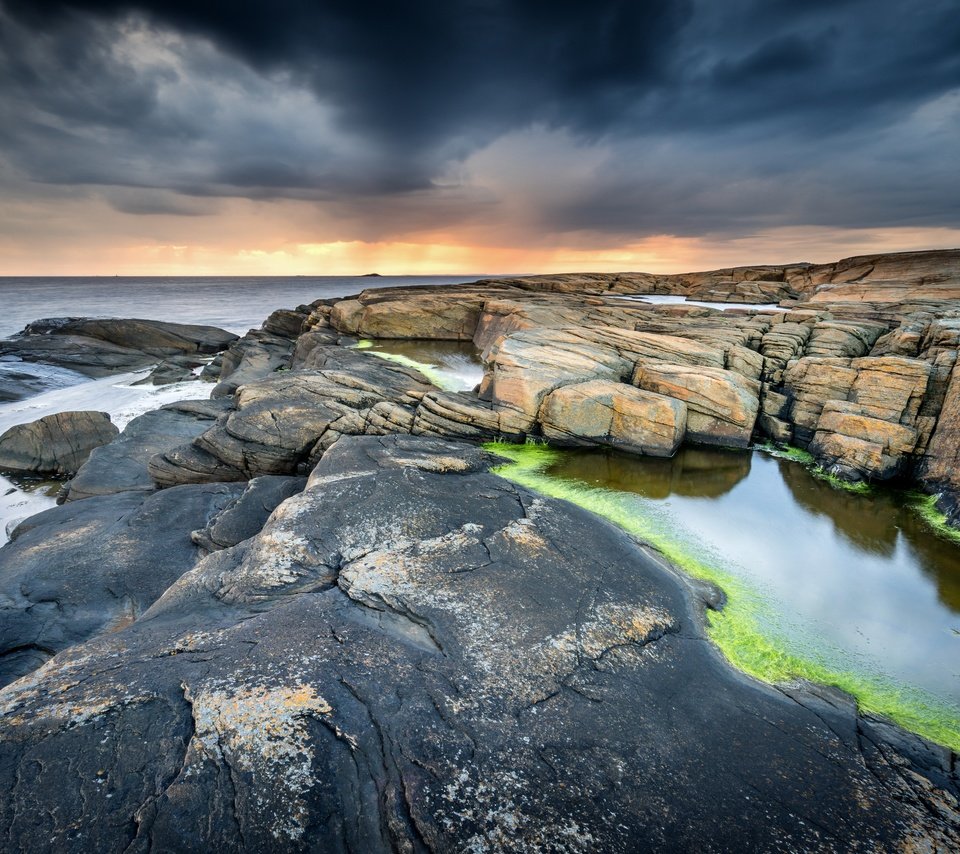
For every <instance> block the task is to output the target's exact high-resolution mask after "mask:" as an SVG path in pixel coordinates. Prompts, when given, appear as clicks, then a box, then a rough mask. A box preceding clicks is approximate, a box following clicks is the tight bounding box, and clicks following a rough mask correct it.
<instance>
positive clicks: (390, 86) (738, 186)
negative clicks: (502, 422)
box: [0, 0, 960, 275]
mask: <svg viewBox="0 0 960 854" xmlns="http://www.w3.org/2000/svg"><path fill="white" fill-rule="evenodd" d="M958 246H960V0H803V1H802V2H789V1H788V0H723V2H718V0H590V2H583V0H581V2H573V1H572V0H527V2H506V0H403V2H397V0H393V1H392V2H378V0H366V2H358V0H346V1H345V0H330V2H310V0H245V2H240V0H229V2H228V0H206V2H200V0H141V2H114V0H54V2H46V0H0V275H71V274H75V275H99V274H103V275H113V274H121V275H178V274H184V275H188V274H205V275H213V274H224V275H231V274H237V275H239V274H242V275H258V274H264V275H268V274H274V275H284V274H314V275H325V274H329V275H344V274H361V273H368V272H379V273H383V274H401V273H412V274H425V273H437V274H444V273H449V274H454V273H468V274H469V273H478V274H480V273H484V274H493V273H523V272H528V273H535V272H559V271H583V270H596V271H615V270H647V271H651V272H680V271H685V270H694V269H709V268H717V267H724V266H729V265H734V264H750V263H786V262H793V261H814V262H817V261H830V260H835V259H837V258H840V257H844V256H849V255H854V254H862V253H868V252H883V251H899V250H909V249H926V248H952V247H958Z"/></svg>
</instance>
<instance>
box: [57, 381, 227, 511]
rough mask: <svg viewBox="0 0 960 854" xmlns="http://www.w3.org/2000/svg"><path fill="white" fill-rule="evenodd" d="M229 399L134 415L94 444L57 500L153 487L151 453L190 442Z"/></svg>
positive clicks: (184, 402) (174, 405)
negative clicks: (116, 432)
mask: <svg viewBox="0 0 960 854" xmlns="http://www.w3.org/2000/svg"><path fill="white" fill-rule="evenodd" d="M230 405H231V404H230V403H229V402H228V401H211V400H181V401H178V402H176V403H172V404H168V405H167V406H164V407H161V408H160V409H155V410H153V411H151V412H147V413H145V414H143V415H141V416H139V417H137V418H134V419H133V420H132V421H131V422H130V423H129V424H128V425H127V426H126V427H125V428H124V429H123V432H122V433H121V434H120V435H119V436H118V437H117V438H116V439H114V440H113V441H112V442H110V443H109V444H107V445H103V446H102V447H99V448H96V449H95V450H94V451H93V452H92V453H91V454H90V456H89V458H88V459H87V461H86V462H85V463H84V464H83V465H82V466H81V467H80V469H79V470H78V471H77V473H76V475H74V477H73V479H72V480H70V481H69V482H68V483H67V484H66V485H65V486H64V489H63V492H62V493H61V499H60V500H61V501H76V500H78V499H81V498H89V497H90V496H92V495H110V494H112V493H115V492H124V491H126V490H137V491H140V492H151V491H153V490H154V489H155V488H156V487H155V485H154V483H153V481H152V480H151V479H150V475H149V473H148V471H147V463H148V462H149V461H150V459H151V458H152V457H153V456H155V455H157V454H161V453H163V452H165V451H170V450H172V449H173V448H176V447H177V446H179V445H182V444H183V443H184V442H189V441H191V440H192V439H195V438H196V437H197V436H199V435H200V434H201V433H202V432H203V431H204V430H206V429H208V428H209V427H210V426H212V423H213V421H214V420H215V419H216V418H218V417H219V416H220V415H222V414H224V413H225V412H227V411H228V410H229V408H230Z"/></svg>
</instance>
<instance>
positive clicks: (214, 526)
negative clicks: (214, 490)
mask: <svg viewBox="0 0 960 854" xmlns="http://www.w3.org/2000/svg"><path fill="white" fill-rule="evenodd" d="M306 485H307V479H306V478H305V477H283V476H280V475H264V476H263V477H255V478H254V479H253V480H251V481H249V483H248V484H247V488H246V489H245V490H244V491H243V494H242V495H241V496H240V497H239V498H237V499H236V501H234V502H233V503H231V504H230V505H229V506H227V507H225V508H224V509H223V510H222V511H221V512H220V513H219V514H218V515H217V516H216V517H214V518H213V519H211V520H210V522H209V523H208V524H207V526H206V528H204V529H202V530H199V531H194V532H193V534H192V535H191V536H192V538H193V541H194V542H195V543H196V544H197V545H198V546H200V547H201V548H203V549H206V551H208V552H213V551H217V550H218V549H226V548H229V547H230V546H235V545H236V544H237V543H239V542H242V541H243V540H246V539H249V538H250V537H252V536H254V535H256V534H259V533H260V530H261V529H262V528H263V525H264V523H265V522H266V521H267V518H268V517H269V516H270V514H271V513H272V512H273V511H274V510H275V509H276V508H277V506H278V505H279V504H281V503H283V502H284V501H286V500H287V499H288V498H290V497H291V496H294V495H296V494H297V493H299V492H302V491H303V488H304V487H305V486H306Z"/></svg>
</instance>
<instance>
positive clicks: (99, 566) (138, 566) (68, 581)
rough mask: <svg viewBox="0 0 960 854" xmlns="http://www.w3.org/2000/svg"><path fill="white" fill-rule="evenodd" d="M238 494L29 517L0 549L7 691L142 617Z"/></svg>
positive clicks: (118, 501)
mask: <svg viewBox="0 0 960 854" xmlns="http://www.w3.org/2000/svg"><path fill="white" fill-rule="evenodd" d="M240 492H241V489H240V488H239V487H236V486H226V485H223V484H213V485H206V486H190V487H185V488H179V489H171V490H168V491H165V492H162V493H157V494H154V495H143V494H142V493H136V492H124V493H120V494H118V495H108V496H98V497H94V498H89V499H87V500H86V501H76V502H71V503H70V504H67V505H64V506H62V507H55V508H53V509H51V510H46V511H44V512H42V513H38V514H36V515H35V516H31V517H30V518H29V519H26V520H24V521H23V522H21V523H20V524H19V525H18V526H17V527H16V528H15V529H14V530H13V532H12V540H11V542H9V543H7V544H6V545H5V546H4V547H3V548H0V684H6V683H8V682H10V681H12V680H13V679H17V678H19V677H20V676H22V675H23V674H25V673H28V672H29V671H30V670H33V669H34V668H35V667H36V666H37V665H38V664H40V663H42V661H43V660H44V659H45V658H49V657H50V656H51V655H53V654H54V653H56V652H58V651H59V650H62V649H65V648H66V647H69V646H71V645H73V644H76V643H79V642H80V641H84V640H86V639H87V638H90V637H92V636H93V635H95V634H98V633H100V632H110V631H116V630H118V629H119V628H121V627H123V626H125V625H127V624H128V623H130V622H132V621H133V620H134V619H136V617H138V616H139V615H140V614H141V613H142V612H143V611H145V610H146V609H147V608H148V607H149V606H150V605H151V604H152V603H153V601H154V600H155V599H157V597H158V596H160V594H162V593H163V592H164V590H166V589H167V587H169V586H170V585H171V584H172V583H173V582H174V581H175V580H176V579H177V578H179V577H180V576H181V575H182V574H183V573H184V572H186V571H187V570H188V569H190V568H191V567H192V566H193V565H194V563H195V562H196V560H197V557H198V556H199V552H198V550H197V548H196V546H195V545H194V543H193V542H192V540H191V539H190V533H191V532H192V531H193V530H194V529H196V528H199V527H203V526H204V525H206V523H207V522H208V520H209V519H210V518H211V517H212V516H213V515H214V514H216V513H217V512H219V510H221V509H222V508H223V507H225V506H227V505H228V504H229V503H230V502H231V501H233V499H235V498H236V497H238V495H239V493H240Z"/></svg>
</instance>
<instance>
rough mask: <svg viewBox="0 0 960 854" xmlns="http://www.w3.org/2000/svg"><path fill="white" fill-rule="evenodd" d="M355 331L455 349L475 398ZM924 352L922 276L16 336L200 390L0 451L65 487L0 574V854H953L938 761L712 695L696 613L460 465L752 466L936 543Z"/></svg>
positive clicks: (803, 711) (942, 371) (537, 284)
mask: <svg viewBox="0 0 960 854" xmlns="http://www.w3.org/2000/svg"><path fill="white" fill-rule="evenodd" d="M640 294H655V295H660V296H663V297H676V298H677V300H678V301H676V302H657V303H648V302H643V301H640V300H637V299H635V298H633V297H635V296H636V295H640ZM681 299H685V300H686V301H679V300H681ZM696 302H709V303H719V304H721V305H727V304H729V305H732V306H735V307H730V308H726V309H724V308H720V307H708V306H702V305H697V304H695V303H696ZM771 304H776V306H775V307H773V306H772V305H771ZM744 306H746V307H744ZM362 339H406V340H413V341H416V340H422V341H438V340H442V341H460V342H470V343H472V345H473V346H474V347H475V348H476V351H477V353H478V357H479V359H480V360H481V361H482V364H483V370H484V373H483V379H482V381H481V382H480V383H479V385H478V386H477V388H476V389H474V390H473V391H466V392H453V391H445V390H442V389H439V388H437V387H436V386H435V385H434V384H432V383H431V382H430V380H429V378H428V377H427V376H426V375H424V373H422V372H420V371H418V370H416V368H414V367H409V366H407V365H404V364H397V363H395V362H391V361H387V360H384V359H378V358H373V357H372V356H371V354H370V353H369V352H366V351H365V350H363V349H361V348H358V347H357V346H356V345H357V344H358V342H359V341H360V340H362ZM958 350H960V251H937V252H928V253H903V254H897V255H880V256H871V257H864V258H854V259H846V260H845V261H840V262H837V263H835V264H828V265H808V264H798V265H789V266H783V267H771V266H764V267H750V268H735V269H728V270H720V271H712V272H709V273H695V274H686V275H673V276H654V275H648V274H619V275H612V274H611V275H602V274H582V275H581V274H572V275H558V276H536V277H525V278H514V279H497V280H483V281H478V282H476V283H473V284H470V285H453V286H445V287H417V288H406V289H405V288H393V289H389V290H387V289H383V290H378V289H371V290H366V291H364V292H363V293H361V294H359V295H356V296H354V297H349V298H344V299H339V300H325V301H317V302H315V303H313V304H311V305H304V306H299V307H296V308H290V309H279V310H277V311H275V312H274V313H273V314H272V315H270V317H269V318H267V319H266V320H265V321H264V323H263V325H262V327H261V328H260V329H257V330H251V331H250V332H249V333H248V334H247V335H244V336H242V337H239V338H238V337H237V336H234V335H231V334H229V333H225V332H223V331H222V330H216V329H213V328H211V327H192V326H189V325H186V324H164V323H160V322H155V321H139V320H110V321H104V320H93V319H77V318H74V319H69V320H59V321H39V322H37V323H35V324H32V325H31V326H30V327H28V328H27V329H26V330H24V332H23V333H21V334H20V335H19V336H15V337H14V338H11V339H9V340H7V341H0V358H4V359H8V360H12V361H14V363H16V360H21V361H22V363H25V364H44V365H52V366H56V367H58V368H69V369H70V370H74V371H80V372H82V373H85V374H86V375H88V376H103V375H107V374H109V373H111V372H117V371H123V370H131V369H133V368H144V367H149V366H153V365H157V364H158V362H159V363H161V364H160V366H159V367H158V368H157V369H156V370H155V371H154V374H153V375H152V378H153V379H152V381H154V382H167V381H176V379H177V378H178V377H182V376H183V375H184V374H183V372H184V371H192V370H194V369H199V368H201V366H202V372H201V376H202V377H203V378H204V379H207V380H209V381H210V382H211V384H212V389H211V396H210V399H209V400H207V399H204V400H192V401H181V402H178V403H175V404H170V405H167V406H165V407H163V408H162V409H159V410H155V411H153V412H149V413H147V414H145V415H142V416H140V417H139V418H137V419H135V420H134V421H133V422H131V423H130V424H129V425H128V426H127V427H126V428H125V429H124V430H123V432H122V433H120V434H119V435H118V436H117V435H116V428H115V427H113V425H111V424H110V423H109V420H107V421H106V424H104V420H103V418H98V417H96V416H98V415H100V413H63V414H62V415H61V416H57V418H55V419H54V421H55V423H54V424H50V423H46V424H43V425H41V424H40V422H34V425H28V426H27V428H22V429H20V430H17V431H15V432H12V433H11V431H8V432H7V433H5V434H3V436H0V470H11V471H12V470H17V471H21V472H22V471H31V472H38V473H42V472H47V473H51V474H59V475H60V476H67V475H72V477H71V479H70V480H69V481H67V482H65V484H64V488H63V490H62V491H61V494H60V498H59V501H60V506H58V507H56V508H53V509H51V510H48V511H46V512H44V513H41V514H38V515H36V516H33V517H31V518H29V519H27V520H25V521H23V522H21V523H20V524H19V525H17V526H16V527H15V528H14V529H13V530H12V531H11V542H10V543H8V544H7V545H6V546H4V547H3V548H0V603H2V605H0V608H2V614H3V620H2V623H0V683H3V684H5V685H6V687H5V688H4V689H3V691H2V693H0V703H2V705H3V708H4V722H3V724H2V733H3V735H2V739H0V781H2V784H3V785H6V787H7V791H8V792H9V795H8V796H7V798H6V799H4V802H3V804H2V807H0V834H3V838H4V839H5V849H7V850H32V851H35V850H57V851H72V850H76V851H91V850H97V851H125V850H129V851H141V850H142V851H146V850H154V849H155V850H171V851H172V850H176V851H193V850H197V851H201V850H210V849H211V848H215V849H216V850H246V851H259V850H290V851H299V850H316V851H381V850H383V851H392V850H402V851H462V850H472V851H557V852H565V851H571V852H573V851H597V850H603V851H634V850H643V849H646V848H650V847H654V846H656V847H658V848H669V849H671V850H697V851H710V850H716V851H726V850H733V849H743V848H749V849H750V850H763V851H778V850H802V851H856V850H862V851H875V850H931V851H950V850H956V848H957V847H958V846H960V829H958V828H960V769H958V766H957V761H956V759H957V758H956V754H955V753H954V752H953V751H952V750H951V749H950V748H948V747H943V746H938V745H934V744H932V743H929V742H927V741H924V740H923V739H921V738H919V737H917V736H914V735H911V734H909V733H907V732H905V731H903V730H901V729H900V728H898V727H896V726H894V725H892V724H891V723H889V722H887V721H884V720H880V719H878V718H874V717H871V716H870V715H865V714H862V713H860V712H859V711H858V709H857V707H856V703H855V702H854V701H853V700H852V699H851V698H849V697H847V696H845V695H843V694H841V693H839V692H837V691H834V690H831V689H826V688H821V687H817V686H814V685H808V684H791V685H777V686H771V685H766V684H763V683H759V682H756V681H754V680H751V679H749V678H748V677H746V676H744V675H743V674H741V673H738V672H737V671H735V670H733V669H732V668H731V667H730V666H729V665H728V663H727V662H726V661H725V660H724V659H723V658H722V656H721V655H720V654H719V653H718V651H717V650H716V649H715V648H714V647H713V646H712V645H711V644H710V642H709V641H708V639H707V635H706V632H705V616H704V614H705V610H706V609H709V608H718V607H722V595H721V594H720V593H719V592H718V591H717V590H715V589H714V588H712V587H710V586H709V585H704V584H701V583H699V582H695V581H693V580H692V579H690V578H688V577H686V576H684V575H683V574H682V573H680V572H679V571H677V570H676V569H675V568H674V567H671V566H670V565H669V563H668V562H667V561H666V560H665V559H664V558H663V556H662V555H660V554H658V553H657V552H656V551H655V550H653V549H652V548H650V547H649V546H648V545H646V544H644V543H643V542H641V541H639V540H637V539H636V538H634V537H632V536H630V535H629V534H628V533H626V532H624V531H622V530H620V529H618V528H616V527H614V526H612V525H610V524H609V523H607V522H605V521H603V520H601V519H598V518H597V517H595V516H593V515H591V514H589V513H587V512H585V511H583V510H581V509H579V508H577V507H574V506H573V505H571V504H569V503H567V502H564V501H559V500H556V499H552V498H547V497H545V496H543V495H540V494H537V493H534V492H532V491H530V490H528V489H526V488H524V487H522V486H519V485H516V484H513V483H510V482H508V481H506V480H504V479H502V478H499V477H497V476H496V475H495V474H493V473H491V469H492V468H494V467H496V466H497V465H498V464H499V463H500V462H502V460H500V459H499V458H498V457H497V455H496V453H495V451H494V452H491V451H489V450H484V449H483V448H482V447H481V445H482V444H483V443H487V442H490V441H491V440H505V441H510V442H522V441H525V440H528V439H534V440H537V441H548V442H549V443H551V444H555V445H557V446H560V447H564V446H571V447H609V448H615V449H618V450H621V451H624V452H627V453H633V454H644V455H655V456H670V455H672V454H674V453H675V452H676V450H677V449H678V447H680V446H681V445H684V444H703V445H716V446H723V447H735V448H746V447H750V446H751V445H753V444H755V443H758V442H769V443H773V444H776V445H778V446H782V447H785V448H796V449H800V450H802V451H804V452H806V453H807V454H809V455H810V458H811V460H812V462H813V464H815V465H818V466H820V467H822V468H823V469H824V471H825V472H827V473H828V474H829V475H830V476H832V477H834V478H836V479H838V480H841V481H844V482H848V483H882V482H885V483H896V484H909V485H911V486H914V487H916V488H919V489H922V490H924V491H925V492H927V493H929V494H930V495H935V496H937V499H936V500H937V505H938V507H939V509H940V511H941V512H942V513H943V514H944V521H945V522H946V523H947V524H958V523H960V366H958V365H957V356H958ZM10 376H12V377H13V380H12V382H14V383H15V382H17V380H16V376H17V375H16V374H11V375H10ZM25 376H27V377H28V378H27V379H26V380H24V381H23V382H24V385H23V386H22V388H17V387H11V388H7V389H6V391H5V394H6V396H7V397H6V399H17V397H16V396H17V395H18V394H19V395H20V396H26V395H28V394H29V393H31V390H32V388H33V385H27V383H28V381H29V382H30V383H32V382H33V380H32V378H31V377H32V375H27V374H25ZM67 416H69V417H67ZM45 420H46V419H45ZM111 427H113V429H112V430H111V429H110V428H111ZM41 430H46V431H47V432H46V433H42V434H41V433H40V432H38V431H41ZM51 431H59V432H57V433H56V435H57V436H58V437H59V436H62V437H63V442H62V445H63V447H62V450H59V451H56V453H53V452H51V448H53V446H54V443H52V441H51V440H50V438H49V437H50V436H52V435H53V433H52V432H51ZM41 435H42V437H43V438H42V439H38V438H37V437H38V436H41ZM4 453H6V454H7V457H6V458H5V457H4V456H3V454H4ZM4 459H8V460H15V461H16V464H14V463H11V462H7V463H4Z"/></svg>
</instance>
